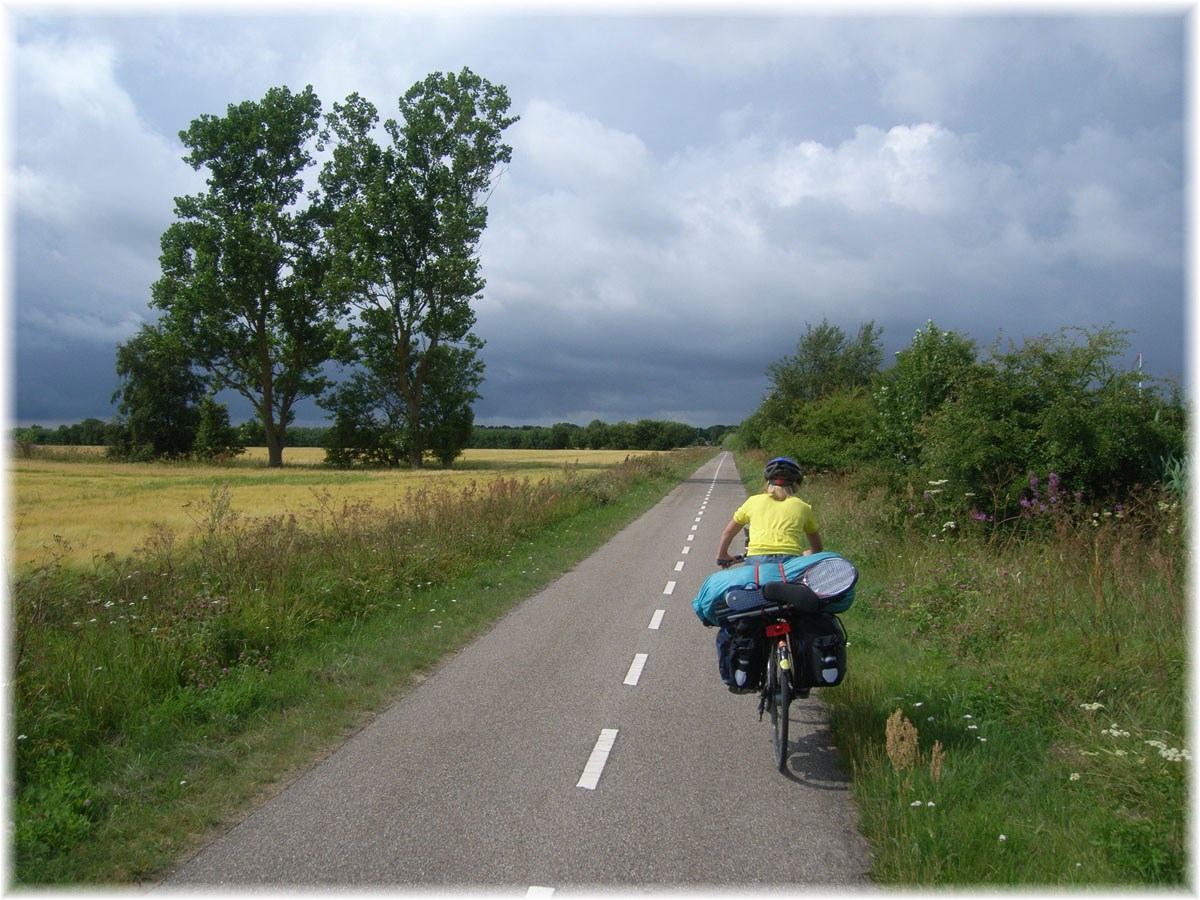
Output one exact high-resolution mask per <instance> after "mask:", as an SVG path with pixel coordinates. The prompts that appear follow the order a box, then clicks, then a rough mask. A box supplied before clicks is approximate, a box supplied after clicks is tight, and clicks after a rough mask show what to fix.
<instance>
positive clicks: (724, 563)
mask: <svg viewBox="0 0 1200 900" xmlns="http://www.w3.org/2000/svg"><path fill="white" fill-rule="evenodd" d="M745 561H746V557H745V555H743V554H739V555H738V556H733V557H730V558H729V559H718V560H717V565H718V566H720V567H721V568H722V569H728V568H729V567H730V566H732V565H735V564H737V563H740V562H745Z"/></svg>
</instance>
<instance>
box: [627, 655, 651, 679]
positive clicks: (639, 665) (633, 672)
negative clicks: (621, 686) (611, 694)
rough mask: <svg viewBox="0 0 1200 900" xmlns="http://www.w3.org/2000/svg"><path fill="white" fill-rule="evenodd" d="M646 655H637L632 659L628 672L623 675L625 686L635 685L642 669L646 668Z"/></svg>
mask: <svg viewBox="0 0 1200 900" xmlns="http://www.w3.org/2000/svg"><path fill="white" fill-rule="evenodd" d="M649 655H650V654H648V653H638V654H636V655H635V656H634V657H633V662H632V663H631V664H630V666H629V671H628V672H626V673H625V683H626V684H637V683H638V679H639V678H641V677H642V669H644V668H645V667H646V659H647V658H648V657H649Z"/></svg>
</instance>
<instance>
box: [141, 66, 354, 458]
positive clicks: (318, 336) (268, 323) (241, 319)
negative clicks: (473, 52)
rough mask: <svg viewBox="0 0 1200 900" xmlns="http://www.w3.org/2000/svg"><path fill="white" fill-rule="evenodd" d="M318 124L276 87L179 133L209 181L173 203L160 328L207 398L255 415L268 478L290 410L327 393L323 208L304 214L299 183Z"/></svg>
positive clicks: (309, 103)
mask: <svg viewBox="0 0 1200 900" xmlns="http://www.w3.org/2000/svg"><path fill="white" fill-rule="evenodd" d="M320 114H321V102H320V100H318V99H317V96H316V95H315V94H314V93H313V90H312V88H311V87H307V88H305V89H304V90H303V91H301V92H300V93H296V94H293V93H292V92H291V91H290V90H288V89H287V88H286V87H277V88H272V89H271V90H269V91H268V92H267V94H266V96H265V97H264V98H263V99H262V100H261V101H246V102H243V103H240V104H237V105H230V106H229V108H228V111H227V113H226V115H225V116H213V115H204V116H201V117H200V118H198V119H196V120H195V121H193V122H192V124H191V126H190V127H189V128H188V129H187V130H186V131H183V132H180V139H181V140H182V141H183V143H184V145H185V146H186V147H188V148H189V149H190V150H191V152H190V153H189V154H188V155H187V156H186V157H184V159H185V161H186V162H188V163H189V164H190V165H191V166H192V167H193V168H195V169H197V170H199V169H201V168H204V169H207V171H208V190H207V191H204V192H202V193H200V194H197V195H194V196H188V197H178V198H176V200H175V213H176V217H177V221H176V222H175V223H174V224H173V225H171V227H170V228H168V229H167V231H166V233H164V235H163V237H162V255H161V257H160V262H161V265H162V277H161V278H160V279H159V280H158V281H157V282H156V283H155V284H154V287H153V303H154V305H155V306H157V307H159V308H160V309H163V310H165V311H166V313H167V315H166V317H165V318H164V327H165V328H167V329H169V330H170V331H171V332H172V333H173V334H174V335H176V336H177V338H178V339H179V340H180V341H181V342H182V343H184V344H185V346H186V347H187V349H188V351H189V353H190V355H191V356H192V358H193V359H195V360H196V361H197V363H198V364H199V365H201V366H202V367H204V368H206V369H207V370H208V371H209V372H211V373H212V376H213V381H214V387H215V388H217V389H223V388H232V389H233V390H235V391H237V392H238V393H239V394H241V395H242V396H243V397H245V398H246V399H248V400H249V401H250V403H251V404H252V406H253V408H254V410H255V412H256V414H257V416H258V417H259V419H260V420H261V421H262V424H263V430H264V436H265V438H266V443H267V451H268V465H270V466H279V465H282V463H283V448H284V446H285V445H286V436H287V425H288V423H289V422H291V420H292V418H293V407H294V405H295V403H296V401H297V400H299V399H301V398H303V397H307V396H316V395H318V394H319V393H320V392H321V391H322V390H323V389H324V387H325V380H324V379H323V378H322V377H321V374H320V373H321V368H322V366H323V365H324V364H325V363H326V362H327V361H328V360H329V358H330V356H331V354H332V341H333V337H334V335H335V333H336V331H335V329H336V319H337V315H336V310H335V309H334V308H333V307H331V306H330V305H329V304H328V303H327V302H326V295H325V294H324V291H323V279H324V274H325V270H326V265H327V264H326V258H325V255H324V253H323V244H322V239H321V229H320V221H319V216H320V213H321V207H320V206H319V204H317V203H315V202H306V198H305V191H304V181H303V177H302V175H303V172H304V170H305V169H306V168H308V167H309V166H310V165H311V164H312V162H313V158H312V155H311V151H310V147H311V146H313V145H314V143H315V141H316V139H317V136H318V132H319V127H320ZM308 199H309V201H311V199H312V198H308Z"/></svg>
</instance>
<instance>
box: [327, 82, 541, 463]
mask: <svg viewBox="0 0 1200 900" xmlns="http://www.w3.org/2000/svg"><path fill="white" fill-rule="evenodd" d="M508 107H509V99H508V93H507V91H506V90H505V88H504V87H502V86H498V85H493V84H491V83H490V82H488V81H487V80H485V79H483V78H480V77H479V76H478V75H476V74H475V73H473V72H472V71H471V70H470V69H466V68H464V69H463V70H462V71H461V72H459V73H458V74H453V73H449V74H441V73H438V74H433V75H430V76H429V77H427V78H426V79H425V80H423V81H422V82H420V83H418V84H416V85H414V86H413V87H412V88H411V89H410V90H409V91H408V92H407V93H405V94H404V96H403V97H401V98H400V100H399V113H400V118H399V119H388V120H386V121H385V122H384V123H383V131H384V133H386V135H387V137H388V141H387V142H386V143H385V144H383V145H381V144H379V143H378V142H377V141H376V137H375V126H376V125H377V123H378V121H379V116H378V113H377V111H376V109H375V106H374V105H373V104H372V103H370V102H369V101H368V100H366V99H364V98H362V97H360V96H359V95H358V94H351V95H350V96H349V97H348V98H347V99H346V102H345V103H340V104H337V103H335V104H334V107H333V112H332V113H331V114H330V116H329V118H328V124H329V128H330V130H331V132H332V133H333V135H334V136H335V137H336V139H337V143H336V146H335V147H334V150H333V154H332V158H331V159H330V161H329V163H328V164H327V165H326V166H325V168H324V169H323V171H322V172H321V179H320V180H321V186H322V188H323V189H324V191H325V201H326V204H327V208H328V210H329V222H330V225H329V229H328V232H327V233H328V237H329V244H330V248H331V252H332V263H331V278H330V288H331V290H332V291H333V292H334V293H335V295H336V296H337V298H338V300H339V302H341V303H343V304H345V305H346V306H347V307H348V308H349V309H350V311H351V313H352V315H351V318H350V321H349V324H348V326H347V340H345V342H344V343H343V345H342V346H343V347H344V348H345V352H344V353H343V359H344V360H345V361H346V362H348V363H351V364H353V365H354V366H355V367H356V370H357V373H358V374H357V375H356V376H354V377H353V383H354V384H355V389H356V390H357V391H358V392H359V396H358V398H357V401H356V404H355V409H354V410H353V414H352V415H350V416H347V415H346V414H339V415H340V421H341V423H342V425H343V428H341V429H339V436H341V437H343V438H344V439H346V440H349V441H351V442H353V440H354V436H355V435H356V434H358V435H362V436H369V437H367V439H368V440H369V441H372V442H377V440H378V436H379V429H380V428H383V429H384V430H386V431H387V432H388V433H389V434H391V435H394V438H393V440H392V443H393V447H394V449H395V451H396V452H397V453H403V454H406V455H407V458H408V463H409V465H410V466H412V467H413V468H417V467H420V466H421V465H422V461H423V458H424V454H425V451H426V450H427V449H434V450H435V452H436V454H437V455H438V456H439V457H440V458H442V459H443V460H445V459H446V458H450V459H452V458H453V457H454V456H455V455H457V452H458V451H461V449H462V447H463V446H464V445H465V443H466V441H467V439H468V438H469V436H470V429H471V424H472V420H473V419H472V416H471V403H472V402H473V401H474V400H475V399H477V398H478V396H479V394H478V392H477V390H476V389H477V388H478V385H479V383H480V382H481V381H482V364H481V363H480V362H479V361H478V360H477V358H476V355H477V352H478V350H479V349H480V348H481V347H482V346H483V343H482V341H481V340H480V339H479V338H478V337H477V336H476V335H473V334H472V333H471V328H472V327H474V325H475V311H474V309H473V308H472V307H471V302H472V301H473V300H475V299H477V298H478V297H479V295H480V292H481V291H482V290H483V287H484V280H483V278H482V276H481V275H480V261H479V257H478V252H477V251H478V245H479V240H480V237H481V235H482V234H483V230H484V228H485V227H486V225H487V206H486V199H487V196H488V194H489V192H490V190H491V187H492V183H493V178H494V175H495V172H496V169H497V167H498V166H499V165H500V164H502V163H506V162H508V161H509V160H511V158H512V148H511V147H509V146H508V145H506V144H504V143H503V142H502V141H501V136H502V134H503V132H504V130H505V129H506V128H507V127H508V126H509V125H511V124H512V123H514V122H515V121H517V120H516V118H515V117H510V116H508V115H507V111H508ZM346 397H347V395H346V391H345V390H341V391H339V392H337V393H335V394H334V395H331V397H330V398H327V405H329V406H331V408H333V409H334V411H335V414H336V410H337V409H338V408H340V407H342V406H343V403H342V401H343V400H345V399H346ZM372 423H374V425H372ZM336 449H341V448H336Z"/></svg>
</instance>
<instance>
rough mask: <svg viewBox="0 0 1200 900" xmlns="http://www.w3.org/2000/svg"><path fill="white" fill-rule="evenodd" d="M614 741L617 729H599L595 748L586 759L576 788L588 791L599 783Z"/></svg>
mask: <svg viewBox="0 0 1200 900" xmlns="http://www.w3.org/2000/svg"><path fill="white" fill-rule="evenodd" d="M616 740H617V729H615V728H602V729H600V737H598V738H596V746H595V747H593V748H592V755H591V756H589V757H588V761H587V765H586V766H584V767H583V775H582V776H580V778H579V783H578V784H576V785H575V786H576V787H581V788H586V789H587V790H589V791H594V790H595V789H596V785H598V784H599V783H600V775H601V773H602V772H603V771H604V765H605V763H607V762H608V754H609V752H610V751H611V750H612V748H613V744H614V743H615V742H616Z"/></svg>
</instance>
